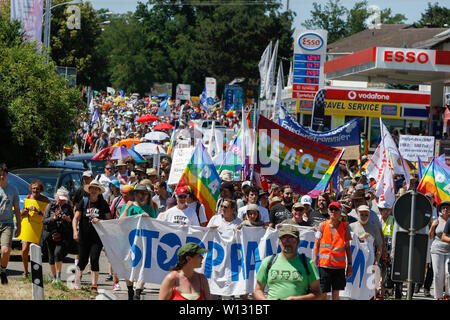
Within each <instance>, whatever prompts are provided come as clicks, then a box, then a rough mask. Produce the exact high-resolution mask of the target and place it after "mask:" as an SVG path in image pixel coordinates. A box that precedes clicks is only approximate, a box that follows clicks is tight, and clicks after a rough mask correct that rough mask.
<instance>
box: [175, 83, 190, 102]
mask: <svg viewBox="0 0 450 320" xmlns="http://www.w3.org/2000/svg"><path fill="white" fill-rule="evenodd" d="M175 98H176V99H178V100H189V99H190V98H191V85H190V84H177V90H176V93H175Z"/></svg>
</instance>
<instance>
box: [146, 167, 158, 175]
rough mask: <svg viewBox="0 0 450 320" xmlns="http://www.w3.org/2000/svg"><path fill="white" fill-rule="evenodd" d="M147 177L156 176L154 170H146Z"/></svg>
mask: <svg viewBox="0 0 450 320" xmlns="http://www.w3.org/2000/svg"><path fill="white" fill-rule="evenodd" d="M145 173H146V174H147V175H148V176H156V175H157V173H156V169H155V168H148V169H147V171H146V172H145Z"/></svg>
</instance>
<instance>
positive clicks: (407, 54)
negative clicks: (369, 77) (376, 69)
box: [384, 51, 430, 64]
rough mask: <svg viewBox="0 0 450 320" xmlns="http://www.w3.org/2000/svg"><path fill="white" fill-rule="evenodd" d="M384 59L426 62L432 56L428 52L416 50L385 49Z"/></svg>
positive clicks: (388, 60)
mask: <svg viewBox="0 0 450 320" xmlns="http://www.w3.org/2000/svg"><path fill="white" fill-rule="evenodd" d="M384 61H386V62H399V63H402V62H406V63H416V62H418V63H420V64H425V63H427V62H429V61H430V56H429V55H428V53H426V52H416V51H384Z"/></svg>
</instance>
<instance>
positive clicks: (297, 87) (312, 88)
mask: <svg viewBox="0 0 450 320" xmlns="http://www.w3.org/2000/svg"><path fill="white" fill-rule="evenodd" d="M292 90H294V91H318V90H319V86H314V85H306V84H295V83H294V84H293V85H292Z"/></svg>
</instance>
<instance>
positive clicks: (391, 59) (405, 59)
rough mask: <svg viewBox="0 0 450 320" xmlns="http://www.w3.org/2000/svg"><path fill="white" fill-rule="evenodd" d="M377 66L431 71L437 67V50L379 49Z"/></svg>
mask: <svg viewBox="0 0 450 320" xmlns="http://www.w3.org/2000/svg"><path fill="white" fill-rule="evenodd" d="M377 51H378V52H377V66H378V67H380V68H383V67H384V68H389V69H402V70H408V69H409V70H424V71H427V70H430V69H433V67H434V66H435V64H434V61H435V55H436V51H435V50H422V49H403V48H401V49H400V48H377Z"/></svg>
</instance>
